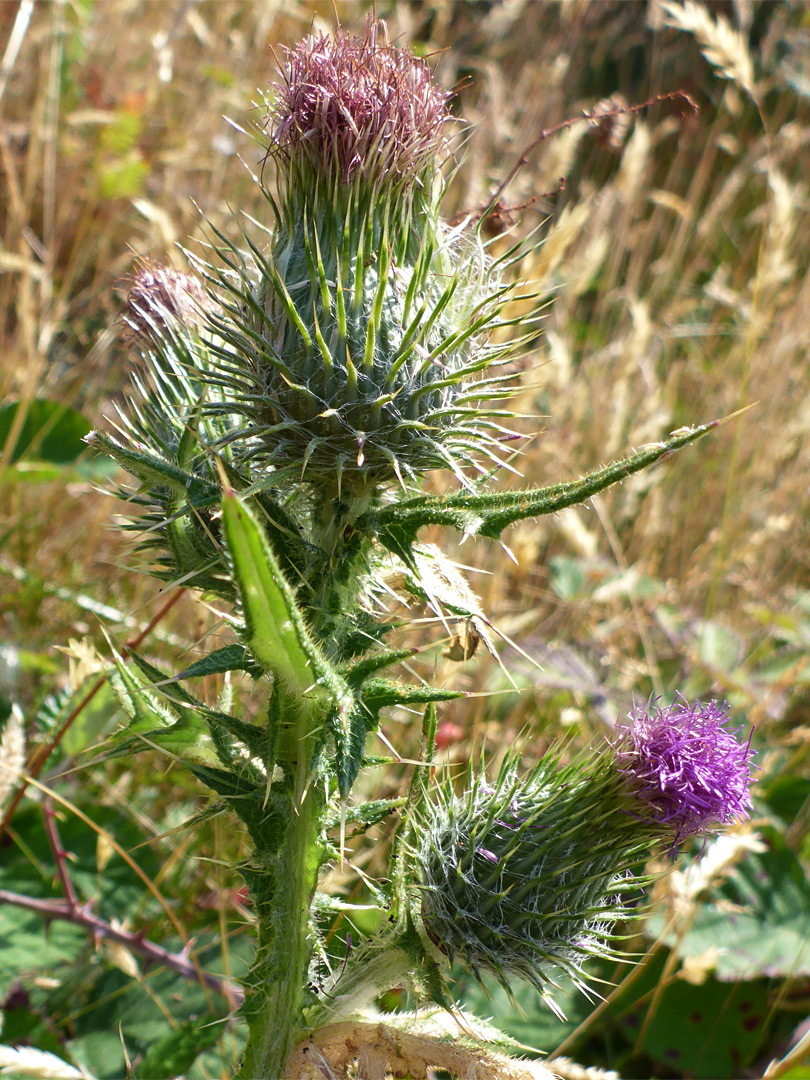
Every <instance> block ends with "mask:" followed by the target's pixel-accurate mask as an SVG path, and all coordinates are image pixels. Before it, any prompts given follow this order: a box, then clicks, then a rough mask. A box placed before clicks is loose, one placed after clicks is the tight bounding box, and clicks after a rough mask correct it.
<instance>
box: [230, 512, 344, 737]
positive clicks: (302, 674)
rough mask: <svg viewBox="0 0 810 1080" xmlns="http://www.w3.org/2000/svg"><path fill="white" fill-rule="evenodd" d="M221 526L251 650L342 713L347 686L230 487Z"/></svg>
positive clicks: (287, 680) (300, 689)
mask: <svg viewBox="0 0 810 1080" xmlns="http://www.w3.org/2000/svg"><path fill="white" fill-rule="evenodd" d="M222 528H223V534H224V537H225V542H226V544H227V547H228V552H229V555H230V558H231V564H232V567H233V575H234V580H235V582H236V586H237V589H238V592H239V598H240V600H241V602H242V612H243V615H244V619H245V639H246V641H247V644H248V647H249V649H250V651H251V653H252V654H253V656H254V657H255V658H256V660H257V661H258V662H259V663H260V664H261V665H262V667H263V668H264V669H265V670H266V671H271V672H273V674H274V675H276V676H277V677H278V678H279V679H280V680H281V681H282V683H283V684H284V685H285V687H286V688H287V689H288V690H289V691H290V692H291V693H293V694H295V695H296V696H297V697H299V698H304V700H306V699H307V698H309V699H312V698H313V697H314V696H317V697H323V696H324V693H325V694H326V695H327V696H328V698H330V699H331V701H332V702H333V703H334V704H335V705H336V706H337V708H338V711H339V712H340V713H341V715H343V716H345V715H347V713H348V710H349V708H350V707H351V701H352V697H351V694H350V692H349V690H348V687H347V686H346V684H345V682H344V681H343V680H342V679H341V677H340V676H339V674H338V673H337V671H336V670H335V669H334V668H332V667H331V665H330V664H328V662H327V661H326V659H325V657H324V656H323V655H322V653H321V652H320V650H319V649H318V647H317V645H316V644H315V642H314V640H313V639H312V636H311V634H310V632H309V628H308V627H307V625H306V622H305V620H304V616H303V615H302V613H301V611H300V609H299V607H298V604H297V602H296V599H295V596H294V594H293V591H292V589H291V588H290V586H289V584H288V582H287V580H286V578H285V577H284V574H283V573H282V571H281V568H280V567H279V565H278V562H277V560H276V557H275V555H274V554H273V551H272V549H271V547H270V545H269V544H268V542H267V539H266V537H265V535H264V533H263V532H262V530H261V528H260V527H259V524H258V522H257V521H256V519H255V517H254V516H253V514H252V513H251V512H250V510H248V508H247V506H246V505H245V503H243V502H242V501H241V499H239V498H237V496H236V495H235V494H234V493H233V492H229V493H226V494H225V496H224V497H223V500H222Z"/></svg>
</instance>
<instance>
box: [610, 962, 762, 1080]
mask: <svg viewBox="0 0 810 1080" xmlns="http://www.w3.org/2000/svg"><path fill="white" fill-rule="evenodd" d="M768 998H769V990H768V983H767V981H766V980H764V979H757V980H756V981H753V982H747V981H740V982H735V983H732V984H731V985H729V983H722V982H718V981H717V980H716V979H708V980H707V981H706V982H705V983H702V984H701V985H699V986H694V985H692V984H691V983H688V982H685V981H683V980H682V979H676V980H675V981H674V982H673V983H671V984H670V985H668V986H667V987H666V989H665V990H664V992H663V994H662V995H661V997H660V998H659V999H658V1000H657V1002H656V1004H655V1008H654V1011H653V1013H652V1016H651V1017H650V1018H649V1020H648V1021H647V1022H646V1023H647V1026H646V1027H645V1031H644V1038H643V1040H642V1043H641V1045H640V1046H639V1047H638V1050H639V1052H641V1053H643V1054H647V1055H649V1056H650V1057H651V1058H652V1059H653V1061H656V1062H658V1063H659V1065H660V1066H661V1067H662V1068H663V1069H664V1070H665V1073H666V1074H667V1075H671V1074H672V1073H673V1072H674V1073H675V1074H676V1075H677V1076H690V1077H695V1078H705V1080H712V1078H715V1077H718V1076H742V1075H744V1071H745V1070H746V1067H747V1066H748V1065H749V1064H750V1063H751V1061H752V1060H753V1059H754V1056H755V1055H756V1053H757V1050H758V1049H759V1047H760V1045H761V1043H762V1041H763V1038H764V1037H765V1035H766V1032H767V1025H768V1020H769V1017H770V1015H771V1007H770V1004H769V1000H768ZM648 1006H649V999H648V1000H647V1001H645V1002H644V1004H641V1005H639V1006H638V1007H637V1008H635V1009H632V1010H631V1011H630V1012H629V1013H625V1014H624V1016H623V1017H622V1022H621V1026H622V1028H623V1029H624V1030H625V1032H626V1034H627V1038H628V1041H629V1042H630V1043H631V1044H633V1043H635V1040H636V1038H637V1036H638V1032H639V1030H640V1028H641V1025H642V1023H645V1019H646V1013H647V1008H648Z"/></svg>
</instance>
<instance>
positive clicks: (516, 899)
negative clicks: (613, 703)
mask: <svg viewBox="0 0 810 1080" xmlns="http://www.w3.org/2000/svg"><path fill="white" fill-rule="evenodd" d="M628 720H629V722H628V724H627V725H625V726H624V727H623V728H621V729H620V732H619V734H618V736H617V738H616V739H615V740H614V742H613V743H612V744H611V745H608V746H606V747H605V748H604V749H603V750H602V751H600V752H598V753H597V754H595V755H594V756H592V757H590V758H587V759H582V760H579V761H577V762H575V763H574V764H571V765H567V766H565V767H560V764H559V760H558V758H557V757H556V756H555V755H550V756H546V757H545V758H544V759H543V760H542V761H541V762H540V763H539V764H538V765H537V766H536V767H535V769H534V770H533V771H532V772H531V773H530V774H529V775H528V776H527V777H525V778H523V779H520V778H519V777H518V775H517V770H516V765H515V762H514V760H509V761H507V762H506V764H505V765H504V766H503V768H502V769H501V772H500V774H499V776H498V778H497V780H496V781H495V783H494V784H492V785H490V784H488V783H487V782H486V780H485V779H484V778H483V777H482V776H478V777H476V778H474V779H473V781H472V784H471V785H470V787H469V790H468V791H467V792H466V793H465V794H464V795H463V796H461V797H460V798H458V797H456V796H454V794H453V792H452V790H451V789H450V787H449V786H447V785H446V786H444V787H443V788H442V789H441V792H440V797H439V799H438V800H437V801H436V802H435V803H434V804H433V805H432V806H431V808H430V809H429V810H428V811H427V815H428V816H427V820H426V821H425V822H424V828H423V830H422V832H421V837H422V840H421V850H420V852H419V860H418V861H419V865H420V866H421V867H422V919H423V922H424V927H425V930H426V932H427V934H428V935H429V937H430V938H431V939H432V940H433V941H434V943H435V944H436V945H438V947H439V948H440V949H442V950H443V951H444V952H445V953H446V954H447V955H448V956H449V957H451V958H453V957H457V958H458V959H459V960H461V961H462V963H464V964H465V965H466V966H467V968H468V969H469V970H471V971H472V972H473V974H474V975H475V976H476V977H480V975H481V973H482V972H484V971H489V972H492V973H493V974H494V975H495V976H496V978H497V979H498V980H499V981H500V982H501V983H502V984H503V985H504V986H506V987H507V988H508V987H509V982H510V980H511V979H513V978H515V977H518V978H523V979H527V980H528V981H530V982H531V983H533V984H534V985H535V986H536V987H537V989H538V990H539V991H540V992H541V993H542V995H543V996H544V997H545V998H546V999H547V1000H549V1002H550V1003H551V1004H552V1007H553V1002H551V998H550V993H551V989H552V987H553V986H554V980H555V977H556V975H558V974H559V973H560V972H563V973H565V974H567V975H568V976H570V978H571V979H572V980H573V982H574V983H575V985H578V986H579V987H580V988H581V989H584V983H583V978H584V975H583V964H584V962H585V961H586V960H587V958H588V957H589V956H593V955H598V956H607V957H611V956H614V955H615V951H614V946H613V942H614V940H615V935H614V925H615V923H616V922H618V921H619V920H622V919H625V918H627V917H628V916H630V915H631V914H632V911H633V907H634V905H635V902H636V901H637V899H638V896H639V887H640V885H641V884H642V882H641V881H640V880H639V879H638V878H637V877H636V876H635V874H636V871H637V869H638V867H639V866H643V864H644V863H645V862H646V861H647V860H648V859H649V858H650V856H651V855H652V854H653V852H654V851H655V850H656V849H657V848H658V847H660V845H661V844H663V845H664V846H665V847H666V848H668V849H670V850H671V849H672V848H673V846H674V845H675V844H677V842H678V840H679V839H682V838H683V837H686V836H692V835H695V834H696V833H702V832H705V830H707V829H709V828H712V827H715V826H717V825H721V824H724V823H727V822H729V821H731V820H733V819H735V818H737V819H744V818H745V817H747V816H748V810H749V808H750V795H749V793H748V786H749V783H750V775H749V769H750V759H751V749H750V742H748V743H741V742H739V741H738V739H737V738H735V735H734V734H733V733H732V732H730V731H729V730H727V728H726V726H725V725H726V722H727V720H728V710H727V709H726V707H725V706H721V705H719V704H718V703H717V702H711V703H709V704H708V705H701V704H700V703H696V704H694V705H687V704H686V703H685V702H680V703H676V704H675V705H673V706H671V707H670V708H669V709H661V708H660V707H658V706H657V705H656V704H653V705H652V706H651V707H650V708H648V709H646V710H639V711H637V712H635V713H632V714H631V715H630V717H629V718H628Z"/></svg>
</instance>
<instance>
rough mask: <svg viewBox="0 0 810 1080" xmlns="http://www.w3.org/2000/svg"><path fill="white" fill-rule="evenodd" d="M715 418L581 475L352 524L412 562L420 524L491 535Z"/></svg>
mask: <svg viewBox="0 0 810 1080" xmlns="http://www.w3.org/2000/svg"><path fill="white" fill-rule="evenodd" d="M717 423H718V421H716V420H715V421H712V422H711V423H708V424H702V425H701V426H700V427H695V428H685V429H682V430H680V431H679V432H677V433H676V434H674V435H671V436H670V438H669V439H666V440H664V441H663V442H660V443H654V444H652V445H651V446H648V447H645V448H644V449H643V450H640V451H638V453H636V454H632V455H631V456H630V457H627V458H622V459H621V460H619V461H614V462H612V463H611V464H610V465H606V466H604V467H603V468H601V469H597V470H596V471H595V472H592V473H590V474H589V475H588V476H586V477H584V478H583V479H581V480H575V481H572V482H570V483H567V484H554V485H552V486H551V487H545V488H535V489H534V490H530V491H500V492H489V493H486V494H482V495H478V494H475V493H472V492H469V491H464V492H460V493H457V494H452V495H437V496H432V497H427V498H426V497H419V498H414V499H408V500H407V501H405V502H401V503H391V504H390V505H388V506H385V507H383V508H381V509H375V510H373V511H370V512H369V513H367V514H365V515H363V517H361V518H360V519H359V520H358V522H357V528H364V529H367V530H368V531H370V532H374V533H376V535H377V537H378V539H379V540H380V542H381V543H382V544H384V545H385V547H387V548H388V550H389V551H391V552H393V553H394V554H395V555H397V556H399V557H400V558H402V559H403V561H405V562H406V563H407V564H408V565H409V566H411V565H412V563H413V558H412V555H411V547H412V545H413V542H414V541H415V539H416V535H417V533H418V532H419V530H420V529H421V528H423V527H424V526H426V525H450V526H453V527H454V528H456V529H459V530H460V531H461V532H463V533H465V534H472V535H479V536H487V537H492V538H497V537H499V536H500V534H501V533H502V532H503V530H504V529H505V528H506V527H507V526H508V525H511V524H513V523H514V522H516V521H522V520H524V519H525V518H532V517H539V516H541V515H542V514H553V513H556V512H557V511H558V510H564V509H565V508H566V507H568V506H575V505H576V504H577V503H581V502H585V500H586V499H589V498H591V496H592V495H596V494H598V493H599V492H600V491H604V489H605V488H607V487H610V485H611V484H615V483H617V482H618V481H620V480H624V479H625V478H626V477H628V476H631V475H632V474H633V473H636V472H640V471H641V470H642V469H646V468H647V467H648V466H650V465H654V464H655V463H656V462H657V461H660V460H661V459H662V458H664V457H666V456H668V455H669V454H671V453H673V452H674V451H675V450H679V449H680V448H681V447H682V446H686V445H687V443H690V442H694V441H695V440H696V439H699V438H700V437H701V436H702V435H705V434H706V432H708V431H711V429H712V428H714V427H716V426H717Z"/></svg>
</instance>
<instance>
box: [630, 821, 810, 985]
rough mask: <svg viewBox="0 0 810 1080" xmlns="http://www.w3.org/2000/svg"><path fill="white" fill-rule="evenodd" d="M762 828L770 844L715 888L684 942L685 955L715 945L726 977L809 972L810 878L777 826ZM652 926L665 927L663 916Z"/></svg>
mask: <svg viewBox="0 0 810 1080" xmlns="http://www.w3.org/2000/svg"><path fill="white" fill-rule="evenodd" d="M759 831H760V833H761V834H762V837H763V839H764V840H765V842H766V844H767V845H768V846H767V849H766V850H765V851H762V852H756V853H755V852H747V853H746V855H745V858H744V859H743V860H742V861H741V862H740V864H739V865H738V866H736V867H735V868H734V869H733V870H732V872H731V873H730V874H729V877H728V879H727V880H726V881H725V882H723V884H722V885H719V886H717V887H716V888H714V889H713V890H712V891H711V893H710V895H709V899H708V901H707V902H706V903H705V904H702V905H701V906H700V907H699V908H698V910H697V913H696V914H695V918H694V921H693V923H692V926H691V928H690V930H689V931H688V932H687V933H686V935H685V936H684V937H683V939H682V940H681V943H680V946H679V952H680V954H681V955H682V956H684V957H693V956H702V955H703V954H705V953H707V952H709V951H710V950H716V952H717V963H716V974H717V978H718V979H721V980H729V981H730V980H734V979H739V978H744V979H752V978H755V977H757V976H760V975H764V976H767V977H769V978H776V977H780V976H786V977H792V978H796V977H797V976H806V975H808V974H810V881H808V879H807V876H806V874H805V872H804V869H803V867H802V864H801V863H800V862H799V860H798V859H797V858H796V856H795V855H794V854H793V852H792V851H791V850H790V848H789V847H788V846H787V844H786V843H785V840H784V838H783V837H782V836H781V834H780V833H779V832H778V831H777V830H776V829H775V828H772V827H770V826H766V827H763V828H762V829H760V830H759ZM648 928H649V932H650V933H651V934H656V933H657V932H658V931H660V929H662V922H661V917H660V916H656V917H655V918H653V919H650V920H649V924H648Z"/></svg>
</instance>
